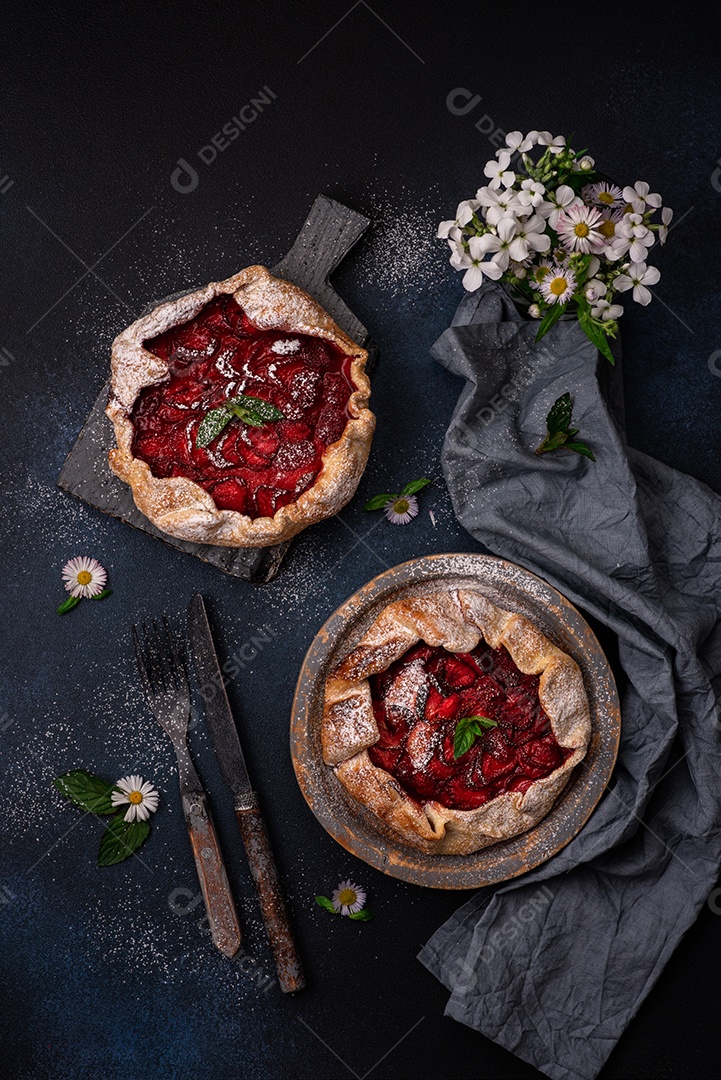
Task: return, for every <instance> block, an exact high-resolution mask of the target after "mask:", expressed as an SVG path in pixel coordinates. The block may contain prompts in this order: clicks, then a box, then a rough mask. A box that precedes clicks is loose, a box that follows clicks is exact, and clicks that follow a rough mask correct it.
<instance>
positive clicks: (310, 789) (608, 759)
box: [290, 551, 621, 890]
mask: <svg viewBox="0 0 721 1080" xmlns="http://www.w3.org/2000/svg"><path fill="white" fill-rule="evenodd" d="M449 559H465V560H467V559H471V560H472V561H475V562H478V563H483V564H486V565H489V564H490V565H493V566H494V567H495V568H496V569H498V568H504V569H505V570H506V571H507V572H508V571H511V572H512V573H513V574H516V575H518V574H520V575H521V578H522V579H524V578H525V579H531V580H533V581H535V582H538V583H539V584H540V585H541V586H542V587H543V588H544V589H546V590H549V591H550V593H551V594H552V595H553V596H555V597H557V598H558V601H559V606H560V607H561V608H564V609H566V610H567V611H568V612H570V613H572V615H573V617H574V619H575V620H577V621H578V623H579V624H580V627H581V628H582V629H583V633H584V639H585V644H586V647H587V648H589V650H590V655H591V656H595V658H596V659H597V660H599V661H600V662H601V664H602V669H603V675H604V677H605V683H602V681H601V678H600V677H599V679H598V682H597V683H596V686H595V688H597V687H598V686H605V690H606V701H605V710H604V709H602V708H600V704H601V701H602V698H601V697H600V696H599V699H598V705H599V707H597V708H596V710H595V713H594V718H596V719H597V718H598V715H599V714H602V713H604V714H605V719H606V726H605V728H603V730H601V728H600V727H597V728H596V730H597V732H598V735H599V739H600V740H601V741H602V743H603V745H602V746H601V747H600V748H597V750H598V754H599V755H600V757H601V760H600V765H601V766H602V769H601V770H600V771H601V775H600V776H598V775H597V776H596V777H595V788H596V790H595V792H594V797H592V799H591V800H590V802H589V803H588V805H587V806H584V807H583V808H582V809H581V810H580V812H576V814H575V815H573V816H572V817H571V819H570V820H569V827H568V829H567V830H566V831H565V832H564V833H563V839H562V842H561V843H559V844H557V845H556V846H554V848H553V850H551V851H549V852H548V853H547V854H545V855H542V856H540V857H534V858H532V859H531V860H530V861H529V862H528V863H527V864H525V865H520V866H516V867H515V868H513V869H511V870H510V871H509V872H508V873H501V874H499V873H498V872H497V871H491V872H490V873H486V874H485V875H483V874H482V873H481V871H480V870H479V877H478V880H476V881H472V882H468V881H467V880H465V879H464V880H462V881H461V880H459V878H460V877H461V876H463V875H465V874H466V873H467V870H462V869H461V870H459V871H457V872H454V870H453V869H451V870H445V871H444V869H443V865H444V864H443V863H442V862H440V860H444V859H449V858H454V859H462V860H477V859H481V861H482V859H483V855H484V853H486V852H489V851H492V850H493V849H494V848H495V849H497V848H498V846H499V845H496V844H493V845H489V847H487V848H484V849H481V850H480V851H478V852H473V853H471V854H469V855H466V856H443V855H440V854H439V855H436V854H425V853H423V852H419V851H416V850H415V849H413V850H412V855H411V859H412V860H413V861H414V862H416V863H420V864H421V865H420V866H417V865H413V866H406V865H404V864H403V863H402V862H398V861H394V859H389V858H388V853H387V850H386V852H385V853H381V852H380V851H377V850H376V849H375V848H374V847H372V846H370V845H369V843H368V841H367V840H366V839H365V838H364V837H362V836H359V835H358V834H357V833H356V832H355V831H354V830H353V828H352V827H347V826H346V825H345V824H343V823H342V822H340V821H338V820H337V818H336V817H335V816H334V815H333V813H332V810H331V812H329V811H328V809H327V806H326V805H325V804H326V803H327V800H324V799H323V792H322V790H320V791H319V790H318V787H317V785H315V784H314V783H313V782H312V780H311V778H310V771H309V770H307V769H306V768H305V767H304V761H303V755H302V753H301V752H300V751H301V750H302V748H303V746H308V744H309V740H308V734H309V730H308V729H309V724H310V722H311V712H312V705H313V700H314V694H317V684H318V682H319V680H321V679H323V680H324V679H325V671H326V668H325V666H324V661H327V658H328V656H329V655H330V654H331V653H332V651H333V649H334V647H335V645H336V644H337V641H338V640H339V636H336V637H334V636H333V633H332V632H331V627H332V624H334V623H335V622H336V621H337V620H339V619H341V620H343V621H347V620H348V618H349V617H351V616H352V617H353V619H354V621H359V620H361V619H362V618H363V613H364V611H367V610H368V609H370V608H372V607H373V605H374V604H376V603H378V602H379V600H381V599H382V594H383V592H384V591H385V589H386V588H387V589H388V590H389V591H391V590H392V589H393V587H394V586H395V588H396V589H398V588H403V587H408V586H410V585H413V584H414V583H416V582H421V583H422V582H423V580H432V578H433V575H432V573H424V572H423V571H425V570H426V569H428V570H431V569H432V567H433V564H434V563H436V562H438V561H442V560H449ZM418 568H422V571H421V574H420V575H419V576H418V577H413V575H412V571H413V570H414V569H418ZM463 573H464V571H460V570H459V571H458V572H457V576H462V574H463ZM465 573H467V574H468V576H471V573H470V572H469V571H468V570H466V571H465ZM398 575H400V576H401V581H400V582H399V581H397V580H395V579H397V577H398ZM440 576H442V575H440V574H439V577H440ZM448 576H451V572H448ZM349 607H350V608H351V611H350V612H349V611H348V610H347V609H348V608H349ZM354 609H355V610H354ZM316 653H318V655H319V660H320V662H319V664H318V669H317V671H316V672H315V673H314V672H312V671H311V663H312V661H313V660H314V658H315V654H316ZM586 689H587V691H588V687H587V688H586ZM620 735H621V710H620V701H619V697H618V689H617V686H616V681H615V677H614V674H613V670H612V668H611V665H610V663H609V661H608V657H607V656H606V654H605V652H604V650H603V649H602V647H601V644H600V642H599V641H598V638H597V637H596V635H595V633H594V632H593V630H592V628H591V627H590V625H589V624H588V622H587V620H586V619H585V618H584V616H583V615H582V614H581V612H580V611H579V610H578V608H577V607H576V606H575V604H573V603H572V602H571V601H570V600H569V599H568V598H567V597H566V596H564V594H563V593H561V592H560V591H559V590H558V589H557V588H556V587H555V586H554V585H551V583H550V582H548V581H546V580H545V579H544V578H542V577H540V576H539V575H538V574H535V573H534V572H533V571H532V570H528V569H527V568H526V567H524V566H521V565H520V564H518V563H514V562H512V561H511V560H509V559H504V558H502V557H500V556H497V555H486V554H484V553H482V552H458V551H456V552H436V553H433V554H428V555H420V556H416V557H414V558H412V559H408V560H405V561H404V562H402V563H398V564H397V565H395V566H392V567H389V568H388V569H387V570H384V571H382V572H381V573H380V574H377V575H375V577H373V578H371V579H369V580H368V581H367V582H365V583H364V584H363V585H361V586H360V587H359V588H358V589H356V590H355V591H354V592H353V593H351V595H350V596H348V597H346V598H345V599H344V600H343V602H342V603H341V604H339V605H338V607H337V608H335V610H334V611H333V612H331V614H330V615H328V617H327V618H326V619H325V620H324V622H323V624H322V625H321V627H320V628H319V629H318V630H317V632H316V633H315V634H314V636H313V639H312V641H311V643H310V645H309V647H308V649H307V650H306V653H305V656H304V658H303V662H302V664H301V667H300V671H299V674H298V678H297V681H296V687H295V692H294V695H293V704H292V709H291V723H290V753H291V760H292V762H293V770H294V772H295V776H296V781H297V783H298V786H299V787H300V790H301V793H302V795H303V798H304V799H305V801H306V803H307V804H308V807H309V809H310V811H311V812H312V814H313V816H314V817H315V818H316V820H317V821H318V822H319V823H320V824H321V825H322V826H323V828H324V829H325V831H326V832H327V833H328V834H329V835H330V836H331V837H332V838H333V839H334V840H335V841H336V842H337V843H339V844H340V845H341V847H343V848H344V849H345V850H346V851H349V852H350V853H351V854H352V855H354V856H355V857H356V858H359V859H361V860H362V861H363V862H366V863H368V864H369V865H370V866H373V867H374V868H375V869H377V870H380V871H381V872H382V873H385V874H387V875H388V876H390V877H394V878H397V879H398V880H401V881H406V882H409V883H412V884H415V885H419V886H422V887H426V888H436V889H444V890H460V889H478V888H482V887H484V886H486V885H491V884H501V883H502V882H505V881H510V880H512V879H513V878H515V877H518V876H520V875H521V874H524V873H528V872H529V871H530V870H532V869H534V868H535V867H537V866H540V865H542V864H543V863H545V862H547V861H548V860H549V859H550V858H552V857H553V856H554V855H556V854H557V853H558V852H559V851H561V850H562V849H563V848H564V847H566V846H567V845H568V844H569V843H570V842H571V840H573V839H574V837H575V836H577V835H578V833H579V832H580V831H581V829H582V828H583V827H584V825H586V823H587V822H588V820H589V819H590V817H591V815H592V814H593V812H594V810H595V809H596V807H597V806H598V803H599V802H600V800H601V798H602V796H603V794H604V792H605V791H606V788H607V786H608V784H609V782H610V779H611V777H612V775H613V770H614V768H615V765H616V761H617V756H618V748H619V742H620ZM592 737H593V733H592ZM601 750H603V751H605V753H604V754H601ZM309 753H310V747H309ZM604 757H605V764H604ZM320 761H321V763H322V758H321V759H320ZM582 764H583V762H580V763H579V766H578V767H577V768H579V767H580V766H581V765H582ZM325 768H328V766H325ZM578 775H579V774H578V773H577V772H576V778H577V777H578ZM336 783H338V785H339V788H340V787H341V785H340V783H339V782H338V781H337V780H336ZM574 786H575V785H574V782H573V774H572V781H571V783H570V784H569V785H567V787H566V788H564V790H563V792H562V793H561V794H560V795H559V798H558V800H557V801H556V803H555V804H554V807H553V808H552V810H551V811H550V812H549V814H547V815H545V817H544V818H543V819H542V820H541V821H540V822H538V824H537V825H535V826H533V827H532V828H531V829H529V830H527V831H526V832H525V833H522V834H520V835H519V837H515V838H510V839H509V840H508V841H501V842H500V844H506V845H507V844H513V842H514V840H515V841H519V842H522V841H523V840H532V839H533V836H534V834H535V833H537V831H538V830H539V829H541V828H542V827H543V826H544V822H545V823H546V829H548V827H549V825H548V819H549V818H550V817H551V815H552V814H553V813H554V811H555V810H556V809H558V808H559V807H561V805H562V804H563V803H564V801H565V800H566V799H567V798H568V796H569V794H570V793H571V791H572V790H573V788H574ZM348 798H349V797H348ZM367 813H368V812H367V811H365V810H364V808H363V807H361V806H360V805H359V807H358V817H359V818H361V817H362V816H365V815H366V814H367ZM367 824H370V825H371V826H372V818H369V819H368V821H367ZM370 831H371V832H372V831H373V829H372V827H371V829H370ZM378 841H379V843H380V844H381V845H382V846H385V847H386V848H387V847H388V846H389V845H388V840H387V839H385V838H384V837H383V836H382V835H381V833H380V832H379V833H378ZM397 844H400V841H398V842H397ZM407 850H408V852H409V853H410V852H411V849H410V848H408V849H407ZM439 877H440V878H441V880H439ZM430 879H432V880H430Z"/></svg>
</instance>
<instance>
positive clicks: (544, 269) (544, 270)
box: [533, 259, 555, 284]
mask: <svg viewBox="0 0 721 1080" xmlns="http://www.w3.org/2000/svg"><path fill="white" fill-rule="evenodd" d="M554 269H555V266H554V264H553V263H552V262H551V260H550V259H541V261H540V262H539V264H538V266H535V267H534V268H533V277H534V279H535V280H536V281H537V282H539V284H540V282H542V281H543V279H544V278H546V277H548V273H549V271H550V270H554Z"/></svg>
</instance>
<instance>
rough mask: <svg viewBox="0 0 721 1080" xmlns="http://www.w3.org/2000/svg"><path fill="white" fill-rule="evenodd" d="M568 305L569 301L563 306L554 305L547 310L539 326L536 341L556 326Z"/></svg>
mask: <svg viewBox="0 0 721 1080" xmlns="http://www.w3.org/2000/svg"><path fill="white" fill-rule="evenodd" d="M569 304H570V300H567V301H566V303H565V304H554V305H553V306H552V307H550V308H549V309H548V311H547V312H546V314H545V315H544V316H543V318H542V319H541V322H540V324H539V327H538V333H537V334H536V341H540V340H541V338H542V337H543V335H544V334H547V333H548V331H549V330H550V329H551V327H552V326H555V325H556V323H557V322H558V320H559V319H560V318H561V316H562V315H563V313H564V311H565V310H566V308H567V307H568V305H569Z"/></svg>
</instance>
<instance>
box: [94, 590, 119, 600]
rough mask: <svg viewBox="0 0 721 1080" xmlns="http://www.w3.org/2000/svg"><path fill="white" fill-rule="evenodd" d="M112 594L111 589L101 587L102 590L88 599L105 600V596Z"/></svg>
mask: <svg viewBox="0 0 721 1080" xmlns="http://www.w3.org/2000/svg"><path fill="white" fill-rule="evenodd" d="M112 595H113V590H112V589H103V591H102V592H99V593H98V595H97V596H91V597H90V599H91V600H107V598H108V597H109V596H112Z"/></svg>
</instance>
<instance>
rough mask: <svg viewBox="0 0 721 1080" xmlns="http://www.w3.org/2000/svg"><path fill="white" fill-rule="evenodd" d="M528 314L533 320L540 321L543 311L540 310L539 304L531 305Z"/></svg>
mask: <svg viewBox="0 0 721 1080" xmlns="http://www.w3.org/2000/svg"><path fill="white" fill-rule="evenodd" d="M528 314H529V315H530V316H531V318H532V319H540V318H541V309H540V308H539V306H538V304H531V306H530V307H529V309H528Z"/></svg>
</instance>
